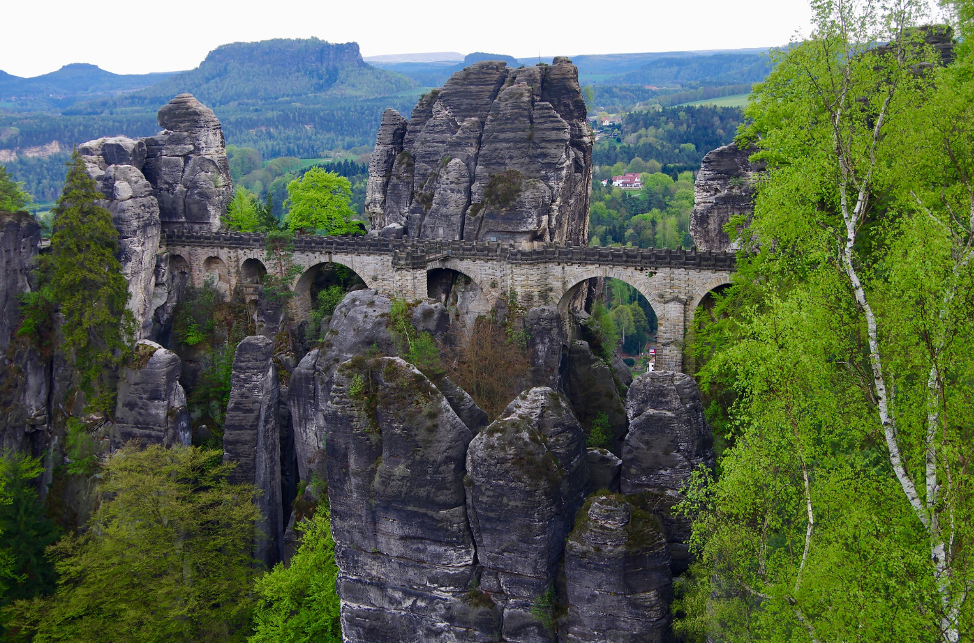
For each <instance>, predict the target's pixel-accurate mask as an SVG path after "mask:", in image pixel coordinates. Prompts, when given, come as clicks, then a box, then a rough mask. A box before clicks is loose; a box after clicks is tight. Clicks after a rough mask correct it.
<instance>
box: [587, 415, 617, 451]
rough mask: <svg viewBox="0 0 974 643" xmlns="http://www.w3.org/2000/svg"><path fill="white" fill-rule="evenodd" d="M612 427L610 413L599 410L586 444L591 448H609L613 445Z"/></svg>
mask: <svg viewBox="0 0 974 643" xmlns="http://www.w3.org/2000/svg"><path fill="white" fill-rule="evenodd" d="M611 429H612V427H611V426H610V425H609V416H608V414H606V413H604V412H599V414H598V415H596V416H595V419H594V420H592V428H591V429H590V430H589V433H588V438H587V439H586V440H585V445H586V446H587V447H589V448H598V449H608V448H609V447H610V446H612V430H611Z"/></svg>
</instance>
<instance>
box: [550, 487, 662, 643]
mask: <svg viewBox="0 0 974 643" xmlns="http://www.w3.org/2000/svg"><path fill="white" fill-rule="evenodd" d="M565 580H566V586H567V593H568V616H567V618H566V626H567V627H566V629H567V636H566V638H565V639H564V640H565V641H568V642H569V643H583V642H585V643H602V642H603V641H612V642H613V643H649V642H654V643H656V642H660V641H663V640H665V638H664V637H665V636H666V634H667V630H668V627H669V622H670V601H671V600H672V598H673V582H672V575H671V573H670V555H669V551H668V549H667V543H666V536H665V534H664V532H663V530H662V527H661V525H660V523H659V521H658V520H657V519H656V518H655V517H654V516H653V515H652V514H650V513H648V512H646V511H643V510H640V509H638V508H637V507H634V506H633V505H632V504H630V503H629V502H627V501H626V500H625V499H624V498H622V497H621V496H613V495H606V494H599V495H595V496H592V497H591V498H590V499H589V500H588V501H587V502H586V503H585V506H584V507H583V508H582V510H581V511H580V512H579V516H578V519H577V520H576V526H575V529H574V530H573V531H572V533H571V535H570V536H569V538H568V543H567V545H566V551H565Z"/></svg>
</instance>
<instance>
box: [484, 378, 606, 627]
mask: <svg viewBox="0 0 974 643" xmlns="http://www.w3.org/2000/svg"><path fill="white" fill-rule="evenodd" d="M467 476H468V479H467V508H468V513H469V515H470V525H471V528H472V530H473V535H474V539H475V540H476V543H477V559H478V561H479V562H480V564H481V565H482V566H483V572H482V575H481V578H480V589H481V590H483V591H486V592H488V593H489V594H491V595H492V596H493V597H494V600H495V601H497V602H499V603H500V604H501V605H503V608H504V621H503V628H502V635H503V639H504V640H505V641H553V640H554V638H553V633H552V632H551V631H550V628H548V627H547V626H546V625H545V623H544V621H543V620H541V619H539V618H538V616H537V613H536V610H534V609H533V608H534V607H535V606H536V605H537V604H538V602H539V601H542V600H543V598H544V597H545V595H547V594H549V592H551V591H552V588H553V586H554V582H555V578H556V575H557V571H558V566H559V563H560V561H561V558H562V554H563V552H564V546H565V537H566V536H567V535H568V533H569V531H570V530H571V527H572V523H573V521H574V517H575V513H576V511H577V510H578V507H580V506H581V504H582V501H583V499H584V498H585V495H586V494H587V493H588V490H589V487H590V483H589V479H588V469H587V467H586V461H585V434H584V432H583V431H582V428H581V426H580V425H579V424H578V421H577V420H576V419H575V416H574V415H573V414H572V411H571V409H570V407H569V405H568V403H567V400H565V399H564V397H563V396H562V395H561V394H560V393H557V392H555V391H553V390H552V389H550V388H543V387H538V388H534V389H531V390H530V391H526V392H525V393H522V394H521V395H520V396H519V397H518V398H517V399H515V400H514V401H513V402H511V404H510V405H509V406H508V407H507V409H505V410H504V412H503V413H502V415H501V417H500V418H499V419H497V420H495V421H494V422H492V423H491V424H490V426H488V427H487V428H486V429H485V430H483V431H482V432H481V433H480V434H478V435H477V437H475V438H474V439H473V441H471V443H470V447H469V449H468V450H467Z"/></svg>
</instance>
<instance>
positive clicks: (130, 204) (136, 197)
mask: <svg viewBox="0 0 974 643" xmlns="http://www.w3.org/2000/svg"><path fill="white" fill-rule="evenodd" d="M79 152H80V153H81V158H82V159H83V160H84V162H85V166H86V168H87V169H88V174H89V176H91V177H92V178H93V179H95V182H96V183H97V184H98V188H99V189H100V190H101V193H102V194H103V195H104V196H105V199H104V200H103V201H101V202H100V203H99V205H101V206H102V207H104V208H105V209H107V210H108V211H109V212H111V213H112V223H114V224H115V228H116V229H117V230H118V260H119V263H121V265H122V275H123V276H124V277H125V280H126V281H127V282H128V288H129V299H128V304H127V306H128V309H129V310H130V311H131V312H132V315H133V316H134V317H135V320H136V335H137V339H142V338H144V337H149V336H150V335H151V333H152V313H153V311H154V307H153V291H154V290H155V287H156V260H157V256H156V255H157V253H158V251H159V242H160V233H161V231H162V226H161V223H160V219H159V202H158V201H156V199H155V197H154V196H152V185H151V184H150V183H149V182H148V181H147V180H146V178H145V176H144V175H143V174H142V171H141V167H142V164H143V161H144V158H145V144H144V143H143V142H142V141H135V140H132V139H129V138H125V137H123V136H115V137H112V138H101V139H98V140H95V141H89V142H87V143H85V144H84V145H82V146H81V147H80V148H79Z"/></svg>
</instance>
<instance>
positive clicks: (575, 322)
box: [558, 277, 662, 372]
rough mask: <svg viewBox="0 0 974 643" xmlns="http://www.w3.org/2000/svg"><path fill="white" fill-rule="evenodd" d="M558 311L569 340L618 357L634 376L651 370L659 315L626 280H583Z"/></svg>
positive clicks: (640, 292)
mask: <svg viewBox="0 0 974 643" xmlns="http://www.w3.org/2000/svg"><path fill="white" fill-rule="evenodd" d="M558 310H559V312H560V313H561V315H562V319H564V320H566V322H567V323H568V325H569V329H568V330H569V333H568V336H569V337H572V338H577V339H584V340H586V341H588V342H589V344H590V345H591V346H592V349H593V350H594V351H595V352H596V353H602V354H605V353H606V352H611V353H614V354H616V355H618V356H619V358H621V359H622V361H623V362H625V364H626V366H628V367H629V368H630V370H633V371H634V372H643V371H646V370H649V369H650V368H652V365H653V363H654V361H655V356H656V349H657V337H658V333H659V327H660V318H659V315H658V312H657V311H658V310H659V311H660V312H662V311H661V309H660V308H659V304H658V302H657V304H656V305H655V306H654V303H653V302H652V301H651V300H650V298H649V297H647V296H646V293H644V292H642V291H641V290H640V289H639V288H638V287H636V286H634V285H633V284H631V283H629V282H628V281H627V280H625V279H620V278H618V277H592V278H589V279H583V280H581V281H579V282H578V283H576V284H575V285H574V286H572V287H571V288H569V289H568V290H567V291H566V292H565V294H564V295H563V296H562V298H561V301H560V302H559V304H558ZM582 311H584V314H580V313H582ZM606 342H610V343H611V344H612V345H611V346H607V345H606Z"/></svg>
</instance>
